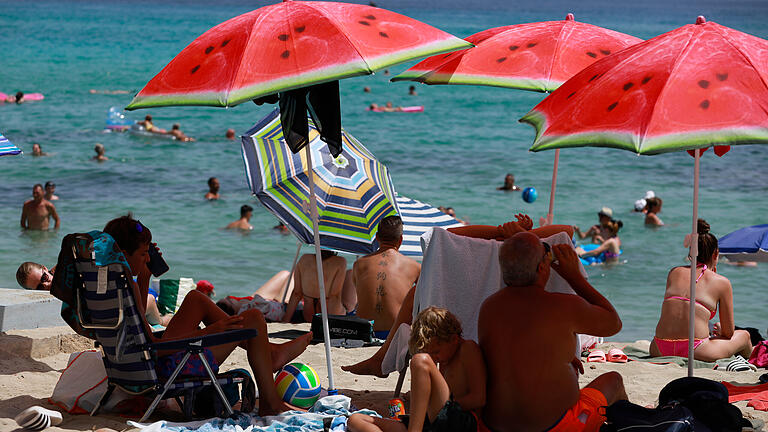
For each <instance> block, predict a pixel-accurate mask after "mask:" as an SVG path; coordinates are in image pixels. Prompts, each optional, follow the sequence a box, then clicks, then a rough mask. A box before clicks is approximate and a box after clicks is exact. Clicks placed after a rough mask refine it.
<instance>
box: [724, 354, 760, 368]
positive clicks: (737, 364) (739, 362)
mask: <svg viewBox="0 0 768 432" xmlns="http://www.w3.org/2000/svg"><path fill="white" fill-rule="evenodd" d="M725 370H727V371H728V372H746V371H750V370H751V371H757V366H755V365H753V364H752V363H750V362H748V361H746V360H745V359H744V357H742V356H740V355H737V356H736V358H735V359H733V360H731V362H730V363H728V365H727V366H726V367H725Z"/></svg>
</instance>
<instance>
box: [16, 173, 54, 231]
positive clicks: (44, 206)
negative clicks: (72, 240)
mask: <svg viewBox="0 0 768 432" xmlns="http://www.w3.org/2000/svg"><path fill="white" fill-rule="evenodd" d="M49 218H53V220H54V222H55V225H54V228H55V229H59V226H60V220H59V215H58V214H57V213H56V206H54V205H53V203H52V202H50V201H48V200H47V199H45V192H44V191H43V185H41V184H36V185H34V186H33V187H32V199H31V200H27V202H25V203H24V207H22V210H21V227H22V228H23V229H30V230H47V229H48V228H49V227H50V223H49V221H48V219H49Z"/></svg>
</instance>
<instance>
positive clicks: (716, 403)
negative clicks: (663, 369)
mask: <svg viewBox="0 0 768 432" xmlns="http://www.w3.org/2000/svg"><path fill="white" fill-rule="evenodd" d="M673 403H679V404H680V405H682V406H684V407H686V408H688V409H689V410H690V411H691V413H692V414H693V417H694V419H695V422H696V430H697V431H698V430H699V427H701V426H706V427H708V428H709V429H711V430H713V431H722V432H740V431H741V429H742V426H745V427H746V426H751V425H750V423H749V422H748V421H747V420H745V419H744V417H743V416H742V414H741V410H739V409H738V408H737V407H736V406H734V405H732V404H730V403H729V402H728V389H727V388H726V387H725V386H724V385H723V384H721V383H719V382H716V381H712V380H708V379H704V378H698V377H685V378H678V379H676V380H674V381H672V382H670V383H669V384H667V385H666V386H664V388H663V389H661V391H660V392H659V405H669V404H673Z"/></svg>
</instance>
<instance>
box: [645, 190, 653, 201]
mask: <svg viewBox="0 0 768 432" xmlns="http://www.w3.org/2000/svg"><path fill="white" fill-rule="evenodd" d="M654 197H656V194H655V193H653V191H646V192H645V196H644V197H643V198H644V199H651V198H654Z"/></svg>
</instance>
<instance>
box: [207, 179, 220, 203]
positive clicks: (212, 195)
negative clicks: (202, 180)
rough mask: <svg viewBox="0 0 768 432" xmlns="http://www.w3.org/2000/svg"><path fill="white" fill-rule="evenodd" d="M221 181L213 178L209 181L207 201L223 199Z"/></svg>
mask: <svg viewBox="0 0 768 432" xmlns="http://www.w3.org/2000/svg"><path fill="white" fill-rule="evenodd" d="M219 187H220V185H219V179H217V178H216V177H211V178H209V179H208V193H206V194H205V199H207V200H208V201H212V200H217V199H219V198H220V197H221V195H219Z"/></svg>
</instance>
